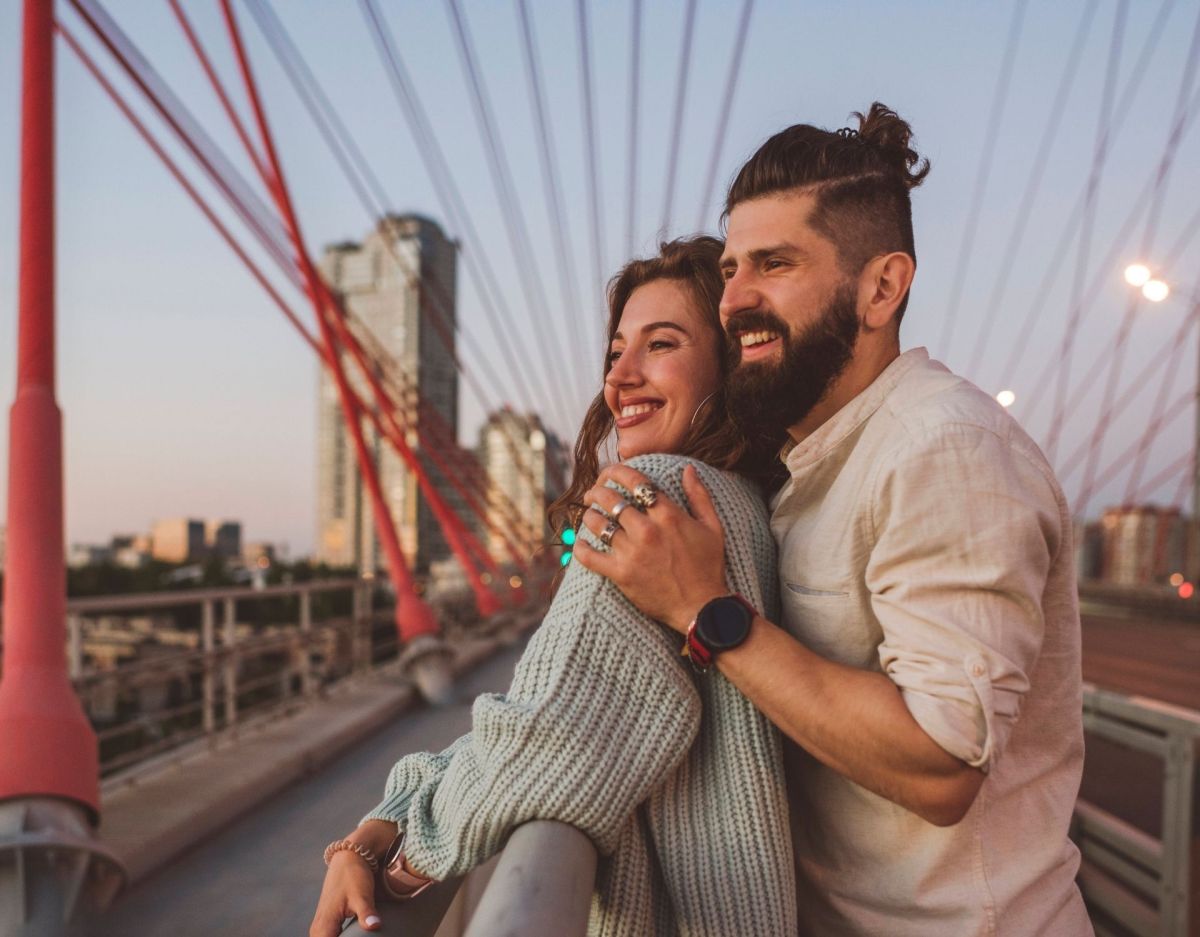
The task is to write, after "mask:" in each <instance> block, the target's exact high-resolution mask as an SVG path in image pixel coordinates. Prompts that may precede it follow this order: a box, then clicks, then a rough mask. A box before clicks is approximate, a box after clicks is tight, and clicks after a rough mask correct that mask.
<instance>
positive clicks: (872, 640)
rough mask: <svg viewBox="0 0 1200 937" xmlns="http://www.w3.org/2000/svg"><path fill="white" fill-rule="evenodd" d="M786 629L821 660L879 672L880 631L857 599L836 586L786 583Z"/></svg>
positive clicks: (784, 602) (784, 595)
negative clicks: (818, 655)
mask: <svg viewBox="0 0 1200 937" xmlns="http://www.w3.org/2000/svg"><path fill="white" fill-rule="evenodd" d="M782 585H783V589H782V597H783V627H784V628H786V629H787V631H788V632H789V633H790V634H791V635H793V636H794V637H796V638H797V639H799V640H800V641H801V643H803V644H804V646H805V647H807V648H808V649H809V650H811V651H814V652H816V653H817V654H820V655H821V656H822V657H824V658H826V659H828V660H833V661H837V662H838V663H841V664H848V665H849V666H851V667H860V668H866V669H870V670H878V669H879V655H878V647H879V636H878V635H877V632H878V628H877V626H876V625H875V622H874V619H873V618H872V617H871V615H870V612H869V610H868V609H864V608H862V607H861V603H860V601H859V598H858V597H857V596H854V595H851V593H850V592H849V591H847V590H845V589H842V588H839V587H838V585H836V584H828V583H815V582H814V583H806V582H795V581H793V580H789V579H784V580H783V583H782Z"/></svg>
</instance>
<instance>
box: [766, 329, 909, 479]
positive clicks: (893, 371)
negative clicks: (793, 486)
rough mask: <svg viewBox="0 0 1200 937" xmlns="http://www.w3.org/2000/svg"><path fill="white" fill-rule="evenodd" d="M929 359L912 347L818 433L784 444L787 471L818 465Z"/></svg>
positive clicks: (818, 429) (783, 454) (821, 427)
mask: <svg viewBox="0 0 1200 937" xmlns="http://www.w3.org/2000/svg"><path fill="white" fill-rule="evenodd" d="M928 360H929V352H928V351H927V350H926V349H924V348H912V349H910V350H908V351H906V352H904V354H902V355H899V356H897V357H896V359H895V360H894V361H892V363H891V364H889V365H888V366H887V367H886V368H884V369H883V371H882V372H881V373H880V375H879V376H878V377H877V378H875V380H873V381H872V382H871V383H870V384H868V385H867V386H866V387H865V388H864V389H863V390H862V391H860V392H859V394H858V396H856V397H855V398H854V399H853V400H851V401H850V402H849V403H847V404H846V405H845V406H844V407H842V409H840V410H839V411H838V412H837V413H835V414H834V415H833V416H831V417H830V418H829V419H828V420H826V421H825V422H824V423H822V424H821V425H820V426H819V427H818V428H817V429H816V431H815V432H813V433H811V434H810V435H809V436H807V437H805V438H804V439H803V440H801V441H800V442H798V443H792V442H790V441H789V442H788V443H787V444H785V445H784V447H783V449H782V450H781V451H780V453H779V457H780V458H781V459H782V460H783V463H784V465H786V466H787V467H788V471H789V472H791V473H792V474H795V473H796V472H797V471H798V470H799V469H800V468H801V467H803V466H804V465H807V464H808V463H810V462H815V461H816V460H817V459H820V458H821V457H822V456H824V455H825V454H826V453H828V452H829V451H830V450H832V449H834V448H835V447H836V446H838V445H839V444H840V443H841V442H842V440H844V439H845V438H846V437H847V436H849V435H850V434H851V433H853V432H854V431H855V430H856V429H858V427H859V426H861V425H862V424H863V422H864V421H865V420H866V419H867V418H868V417H870V416H871V414H873V413H874V412H875V411H876V410H878V409H879V408H880V406H882V405H883V402H884V400H886V399H887V396H888V394H890V393H891V392H892V391H893V390H894V389H895V387H896V385H897V384H899V383H900V381H901V380H903V378H904V376H905V375H906V374H908V372H909V371H911V370H912V369H913V368H914V367H916V366H917V365H919V364H923V363H925V362H927V361H928Z"/></svg>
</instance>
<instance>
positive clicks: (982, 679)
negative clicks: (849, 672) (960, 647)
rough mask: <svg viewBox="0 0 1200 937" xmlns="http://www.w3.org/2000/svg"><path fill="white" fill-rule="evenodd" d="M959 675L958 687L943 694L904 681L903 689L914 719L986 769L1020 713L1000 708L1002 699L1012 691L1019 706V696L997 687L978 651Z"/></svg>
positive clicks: (948, 747)
mask: <svg viewBox="0 0 1200 937" xmlns="http://www.w3.org/2000/svg"><path fill="white" fill-rule="evenodd" d="M955 678H956V679H955V680H954V681H953V683H954V684H955V685H954V689H953V691H951V692H947V693H945V694H944V695H943V694H935V693H929V692H925V691H923V690H919V689H916V688H914V687H904V686H902V687H900V692H901V695H902V696H903V698H904V704H905V705H906V706H907V707H908V711H909V712H910V713H911V714H912V717H913V719H915V720H916V722H917V725H919V726H920V727H921V728H922V729H923V730H924V731H925V733H926V734H927V735H928V736H929V737H930V738H931V739H933V740H934V741H935V742H937V744H938V745H940V746H941V747H942V748H943V749H945V750H946V751H947V752H949V753H950V754H951V755H953V756H954V757H955V758H957V759H959V760H960V761H963V762H965V763H966V764H968V765H970V766H971V767H972V768H979V769H980V770H981V771H983V772H985V773H986V772H987V771H989V770H990V769H991V766H992V763H993V762H994V760H995V758H996V757H997V755H998V753H999V752H1000V751H1002V750H1003V748H1004V741H1005V739H1006V738H1007V735H1008V728H1009V727H1010V726H1011V724H1012V721H1013V720H1014V719H1015V718H1016V712H1012V713H1007V712H1003V713H998V712H997V711H996V702H997V699H998V698H999V699H1006V698H1007V697H1009V696H1012V697H1013V699H1012V700H1011V701H1010V702H1012V703H1013V704H1014V705H1019V697H1017V696H1016V695H1015V694H1008V693H1000V694H996V693H995V692H993V691H994V687H993V686H992V682H991V679H990V676H989V674H988V667H987V663H986V661H985V660H984V659H983V657H982V656H980V655H978V654H971V655H968V656H967V657H966V658H964V660H963V661H962V670H961V672H960V673H959V674H956V675H955ZM959 678H961V683H960V682H959ZM945 689H947V690H949V687H946V688H945Z"/></svg>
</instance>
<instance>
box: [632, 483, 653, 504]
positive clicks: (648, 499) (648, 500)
mask: <svg viewBox="0 0 1200 937" xmlns="http://www.w3.org/2000/svg"><path fill="white" fill-rule="evenodd" d="M657 500H658V489H657V488H655V487H654V486H653V485H651V484H649V483H648V482H642V484H640V485H638V486H637V487H636V488H634V489H633V503H634V504H636V505H637V506H638V507H639V508H641V509H642V510H643V511H648V510H649V509H650V508H652V507H654V502H655V501H657Z"/></svg>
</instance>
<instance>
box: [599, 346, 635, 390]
mask: <svg viewBox="0 0 1200 937" xmlns="http://www.w3.org/2000/svg"><path fill="white" fill-rule="evenodd" d="M640 381H641V368H640V367H639V366H638V362H637V355H636V354H635V353H634V352H632V351H628V350H626V351H624V352H622V353H621V355H620V357H618V358H617V360H616V361H614V362H613V363H612V367H611V368H609V369H608V374H606V375H605V377H604V382H605V383H606V384H609V385H610V386H612V387H628V386H631V385H635V386H636V385H637V384H638V383H640Z"/></svg>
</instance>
